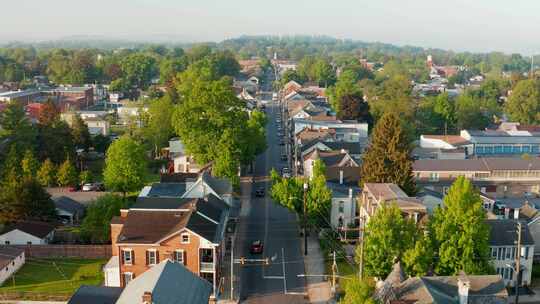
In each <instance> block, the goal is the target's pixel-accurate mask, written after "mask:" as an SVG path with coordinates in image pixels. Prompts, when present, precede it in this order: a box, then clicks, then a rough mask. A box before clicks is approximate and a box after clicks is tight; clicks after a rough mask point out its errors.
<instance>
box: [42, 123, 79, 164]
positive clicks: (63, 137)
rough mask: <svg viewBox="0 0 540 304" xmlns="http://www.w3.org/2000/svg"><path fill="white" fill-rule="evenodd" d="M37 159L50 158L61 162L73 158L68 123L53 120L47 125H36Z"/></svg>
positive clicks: (73, 152) (73, 147)
mask: <svg viewBox="0 0 540 304" xmlns="http://www.w3.org/2000/svg"><path fill="white" fill-rule="evenodd" d="M37 141H38V150H37V151H38V153H39V159H40V160H43V159H47V158H50V159H51V160H52V161H53V162H54V163H56V164H61V163H62V162H63V161H64V160H65V159H66V156H67V158H70V159H75V144H74V143H73V141H74V140H73V136H72V133H71V128H70V127H69V125H68V124H67V123H66V122H64V121H61V120H55V121H53V122H51V123H50V124H47V125H42V124H39V125H38V140H37Z"/></svg>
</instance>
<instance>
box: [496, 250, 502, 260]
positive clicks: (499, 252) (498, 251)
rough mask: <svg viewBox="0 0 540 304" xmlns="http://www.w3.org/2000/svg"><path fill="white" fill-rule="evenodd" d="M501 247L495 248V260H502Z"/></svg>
mask: <svg viewBox="0 0 540 304" xmlns="http://www.w3.org/2000/svg"><path fill="white" fill-rule="evenodd" d="M501 255H502V247H499V248H497V260H502V257H501Z"/></svg>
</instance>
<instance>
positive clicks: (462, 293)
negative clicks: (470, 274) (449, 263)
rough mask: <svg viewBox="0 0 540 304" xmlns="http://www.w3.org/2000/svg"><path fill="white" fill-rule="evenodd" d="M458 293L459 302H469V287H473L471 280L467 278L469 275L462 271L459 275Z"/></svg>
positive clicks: (462, 303)
mask: <svg viewBox="0 0 540 304" xmlns="http://www.w3.org/2000/svg"><path fill="white" fill-rule="evenodd" d="M457 284H458V294H459V304H468V302H469V288H470V287H471V281H469V278H467V275H466V274H465V273H464V272H463V271H462V272H461V273H460V274H459V276H458V282H457Z"/></svg>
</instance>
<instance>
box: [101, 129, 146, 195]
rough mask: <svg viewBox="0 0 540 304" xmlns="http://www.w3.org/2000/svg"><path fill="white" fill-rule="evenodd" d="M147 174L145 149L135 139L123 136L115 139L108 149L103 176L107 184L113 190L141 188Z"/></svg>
mask: <svg viewBox="0 0 540 304" xmlns="http://www.w3.org/2000/svg"><path fill="white" fill-rule="evenodd" d="M145 176H146V158H145V154H144V149H143V148H142V147H141V145H139V144H138V143H137V142H136V141H134V140H133V139H131V138H129V137H127V136H123V137H121V138H120V139H118V140H116V141H114V142H113V143H112V144H111V145H110V146H109V149H108V150H107V157H106V159H105V169H104V171H103V177H104V180H105V186H107V188H108V189H110V190H113V191H118V192H122V193H123V195H124V197H125V195H126V192H129V191H135V190H139V189H140V188H141V187H142V185H143V183H144V178H145Z"/></svg>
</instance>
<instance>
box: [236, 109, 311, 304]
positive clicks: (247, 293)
mask: <svg viewBox="0 0 540 304" xmlns="http://www.w3.org/2000/svg"><path fill="white" fill-rule="evenodd" d="M278 111H279V107H278V105H277V104H276V103H272V102H269V103H268V104H267V106H266V113H267V117H268V121H269V123H268V125H267V141H268V149H267V151H266V152H265V153H264V154H262V155H259V156H258V158H257V160H256V162H255V167H254V176H255V182H254V184H253V192H255V190H256V189H258V188H261V187H263V188H265V190H266V191H265V193H266V197H264V198H256V197H255V196H254V195H253V194H252V199H251V201H250V202H247V204H246V205H245V206H244V207H243V211H242V214H241V216H240V226H239V230H238V232H237V233H238V234H239V235H238V239H239V242H238V245H237V246H236V248H235V251H236V252H237V254H235V257H238V256H239V255H240V256H243V257H246V258H252V259H264V258H269V259H270V264H269V265H264V263H263V262H252V263H246V264H245V265H243V266H240V275H241V278H240V280H241V288H240V291H241V296H240V299H241V303H258V304H264V303H271V304H277V303H307V301H306V300H305V299H304V294H305V279H304V278H299V277H298V276H297V275H298V274H303V273H304V262H303V256H302V252H301V247H300V242H301V239H300V235H299V226H298V220H297V217H296V215H295V214H293V213H291V212H290V211H288V210H287V209H285V208H283V207H281V206H279V205H277V204H276V203H274V202H273V201H272V200H271V199H270V198H269V196H268V193H269V187H270V183H269V181H268V180H266V181H265V180H264V177H265V176H269V175H270V170H271V169H272V167H275V168H276V169H281V168H282V167H284V166H286V162H281V161H280V155H281V153H282V150H283V149H284V147H283V146H279V139H278V137H277V126H276V115H277V112H278ZM257 180H259V181H257ZM254 240H261V241H263V244H264V247H263V248H264V252H263V254H254V255H252V254H250V252H249V249H250V248H249V247H250V244H251V242H252V241H254ZM238 247H241V248H238Z"/></svg>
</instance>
